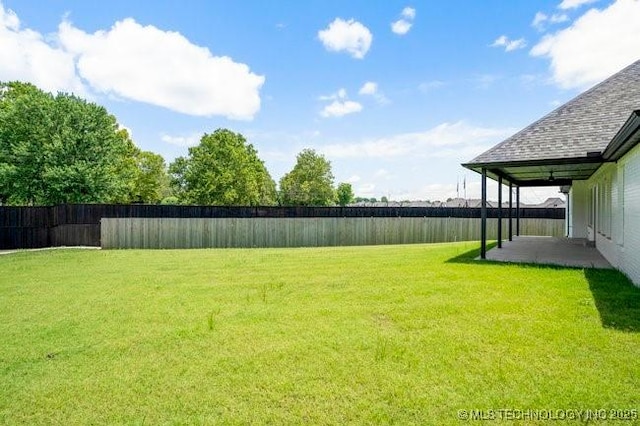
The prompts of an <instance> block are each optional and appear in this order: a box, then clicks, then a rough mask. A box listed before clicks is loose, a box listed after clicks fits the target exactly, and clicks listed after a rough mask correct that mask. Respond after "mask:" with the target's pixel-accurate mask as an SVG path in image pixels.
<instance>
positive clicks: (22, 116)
mask: <svg viewBox="0 0 640 426" xmlns="http://www.w3.org/2000/svg"><path fill="white" fill-rule="evenodd" d="M131 146H133V143H132V142H131V141H130V139H129V137H128V134H126V132H124V133H123V132H122V131H120V130H119V128H118V124H117V122H116V119H115V117H113V116H112V115H110V114H109V113H108V112H107V110H106V109H105V108H103V107H101V106H99V105H96V104H94V103H90V102H87V101H85V100H83V99H81V98H78V97H76V96H74V95H69V94H64V93H59V94H58V95H56V96H53V95H51V94H49V93H45V92H43V91H42V90H40V89H38V88H37V87H35V86H33V85H31V84H26V83H20V82H12V83H0V201H1V202H2V203H7V204H59V203H87V202H90V203H91V202H109V201H114V200H117V199H119V198H121V197H124V196H125V195H126V193H127V191H128V186H129V185H130V178H131V175H132V173H133V169H132V168H131V167H129V166H130V165H131V163H130V162H129V161H128V157H129V155H130V154H131Z"/></svg>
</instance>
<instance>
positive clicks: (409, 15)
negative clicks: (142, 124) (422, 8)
mask: <svg viewBox="0 0 640 426" xmlns="http://www.w3.org/2000/svg"><path fill="white" fill-rule="evenodd" d="M402 17H403V18H405V19H415V17H416V10H415V9H414V8H413V7H405V8H404V9H402Z"/></svg>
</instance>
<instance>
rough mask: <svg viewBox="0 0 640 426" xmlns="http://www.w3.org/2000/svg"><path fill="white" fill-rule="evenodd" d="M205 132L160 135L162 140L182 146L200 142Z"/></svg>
mask: <svg viewBox="0 0 640 426" xmlns="http://www.w3.org/2000/svg"><path fill="white" fill-rule="evenodd" d="M202 135H203V133H192V134H189V135H167V134H162V135H160V140H161V141H162V142H166V143H168V144H171V145H176V146H180V147H189V146H196V145H198V144H199V143H200V139H201V138H202Z"/></svg>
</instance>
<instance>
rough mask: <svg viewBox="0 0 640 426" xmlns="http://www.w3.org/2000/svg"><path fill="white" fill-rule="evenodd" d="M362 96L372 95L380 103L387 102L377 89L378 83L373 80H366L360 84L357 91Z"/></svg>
mask: <svg viewBox="0 0 640 426" xmlns="http://www.w3.org/2000/svg"><path fill="white" fill-rule="evenodd" d="M358 94H359V95H362V96H373V98H374V99H375V100H376V101H377V102H378V103H379V104H381V105H384V104H387V103H389V99H387V97H386V96H385V95H384V94H383V93H381V92H380V91H379V90H378V83H376V82H373V81H367V82H366V83H364V84H363V85H362V87H361V88H360V90H359V91H358Z"/></svg>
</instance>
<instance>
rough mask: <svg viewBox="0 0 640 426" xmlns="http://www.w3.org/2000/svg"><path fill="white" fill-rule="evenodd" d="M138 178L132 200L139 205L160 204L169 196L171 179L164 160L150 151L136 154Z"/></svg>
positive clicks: (135, 180) (133, 189)
mask: <svg viewBox="0 0 640 426" xmlns="http://www.w3.org/2000/svg"><path fill="white" fill-rule="evenodd" d="M134 158H135V161H136V167H137V170H136V176H135V179H134V181H133V188H132V191H131V200H132V201H135V202H139V203H159V202H160V201H161V200H162V199H163V198H165V196H166V195H168V194H167V188H168V186H169V177H168V175H167V170H166V165H165V162H164V158H162V156H161V155H158V154H154V153H153V152H150V151H140V150H138V152H137V153H136V154H135V157H134Z"/></svg>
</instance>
